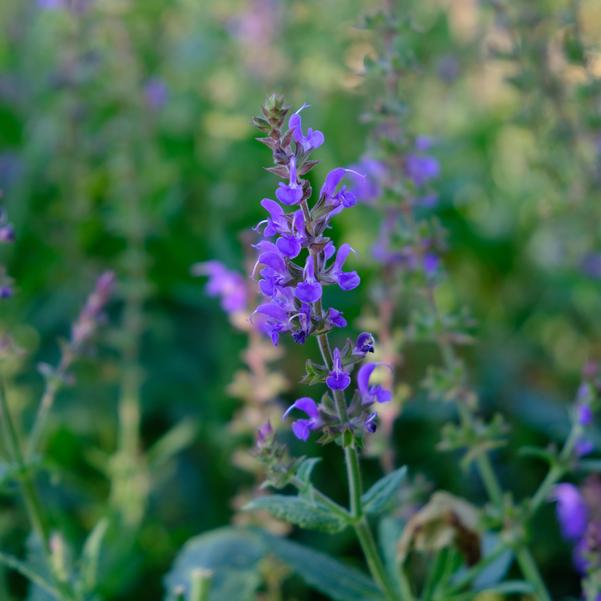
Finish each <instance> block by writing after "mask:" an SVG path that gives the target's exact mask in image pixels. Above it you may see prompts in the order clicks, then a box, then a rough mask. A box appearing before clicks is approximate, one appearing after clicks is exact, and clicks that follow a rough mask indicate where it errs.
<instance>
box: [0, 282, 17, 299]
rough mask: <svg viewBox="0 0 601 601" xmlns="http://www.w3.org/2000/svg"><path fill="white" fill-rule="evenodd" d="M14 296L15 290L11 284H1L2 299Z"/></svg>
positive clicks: (0, 294) (0, 293)
mask: <svg viewBox="0 0 601 601" xmlns="http://www.w3.org/2000/svg"><path fill="white" fill-rule="evenodd" d="M13 294H14V290H13V288H12V286H11V285H10V284H7V283H3V284H0V299H3V300H5V299H7V298H11V297H12V296H13Z"/></svg>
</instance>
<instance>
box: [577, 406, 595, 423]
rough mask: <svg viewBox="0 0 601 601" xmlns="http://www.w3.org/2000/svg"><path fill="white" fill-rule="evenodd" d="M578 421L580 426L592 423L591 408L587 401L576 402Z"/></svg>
mask: <svg viewBox="0 0 601 601" xmlns="http://www.w3.org/2000/svg"><path fill="white" fill-rule="evenodd" d="M578 423H579V424H580V425H582V426H590V424H592V423H593V410H592V409H591V406H590V405H589V404H588V403H578Z"/></svg>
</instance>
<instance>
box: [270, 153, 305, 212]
mask: <svg viewBox="0 0 601 601" xmlns="http://www.w3.org/2000/svg"><path fill="white" fill-rule="evenodd" d="M288 169H289V173H290V179H289V181H288V184H287V185H286V184H283V183H281V182H280V183H279V184H278V186H279V187H278V189H277V190H276V191H275V195H276V197H277V199H278V200H279V201H280V202H281V203H282V204H285V205H288V206H290V205H295V204H298V203H299V202H300V201H301V200H302V198H303V188H302V186H301V185H300V184H299V183H298V181H297V177H296V159H295V158H294V157H290V164H289V168H288Z"/></svg>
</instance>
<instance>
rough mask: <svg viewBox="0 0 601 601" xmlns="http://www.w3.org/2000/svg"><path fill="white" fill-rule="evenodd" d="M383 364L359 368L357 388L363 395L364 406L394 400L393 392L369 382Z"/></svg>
mask: <svg viewBox="0 0 601 601" xmlns="http://www.w3.org/2000/svg"><path fill="white" fill-rule="evenodd" d="M379 365H383V364H382V363H365V364H364V365H362V366H361V367H360V368H359V372H358V373H357V387H358V388H359V392H360V393H361V403H362V404H363V405H372V404H373V403H375V402H377V403H387V402H388V401H390V400H391V399H392V392H390V390H387V389H386V388H383V387H382V386H381V385H380V384H372V385H371V386H370V384H369V381H370V379H371V376H372V374H373V372H374V370H375V369H376V367H378V366H379Z"/></svg>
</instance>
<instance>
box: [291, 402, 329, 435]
mask: <svg viewBox="0 0 601 601" xmlns="http://www.w3.org/2000/svg"><path fill="white" fill-rule="evenodd" d="M293 409H297V410H299V411H302V412H303V413H305V414H306V415H307V417H308V419H297V420H295V421H293V422H292V432H294V435H295V436H296V437H297V438H298V439H299V440H308V438H309V436H310V434H311V432H312V431H313V430H316V429H317V428H319V426H321V419H320V417H319V409H318V408H317V405H316V403H315V401H314V400H313V399H312V398H310V397H306V396H304V397H301V398H300V399H297V400H296V401H294V403H292V405H290V407H288V409H287V410H286V413H284V417H288V414H289V413H290V412H291V411H292V410H293Z"/></svg>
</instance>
